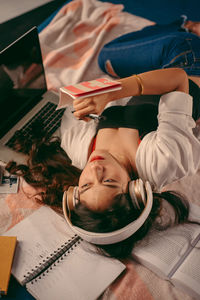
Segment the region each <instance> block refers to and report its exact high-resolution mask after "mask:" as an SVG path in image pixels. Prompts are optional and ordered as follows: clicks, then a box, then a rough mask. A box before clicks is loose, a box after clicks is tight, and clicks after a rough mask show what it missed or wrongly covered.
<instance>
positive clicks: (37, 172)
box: [6, 136, 81, 210]
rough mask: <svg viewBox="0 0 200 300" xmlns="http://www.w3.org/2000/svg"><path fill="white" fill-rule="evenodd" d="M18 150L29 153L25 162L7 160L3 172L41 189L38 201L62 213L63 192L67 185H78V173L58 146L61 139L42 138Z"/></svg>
mask: <svg viewBox="0 0 200 300" xmlns="http://www.w3.org/2000/svg"><path fill="white" fill-rule="evenodd" d="M20 143H21V142H20ZM18 146H20V147H21V145H19V144H18ZM20 149H22V150H23V151H21V152H25V153H29V155H28V159H27V163H26V164H17V163H16V162H14V161H10V162H9V163H8V164H7V166H6V169H7V170H8V171H9V172H10V173H11V174H16V175H19V176H21V177H22V178H24V180H25V181H26V182H27V183H28V184H30V185H31V186H32V187H34V188H36V189H37V188H41V189H42V192H39V193H38V195H39V196H40V197H38V198H41V200H40V201H41V202H43V203H45V204H47V205H50V206H52V207H54V208H57V209H58V210H61V207H62V195H63V192H64V191H65V190H66V189H67V188H68V187H69V186H70V185H77V184H78V180H79V176H80V173H81V171H80V170H79V169H77V168H76V167H74V166H73V165H72V164H71V160H70V159H69V157H68V156H67V154H66V152H65V151H64V150H63V149H62V148H61V146H60V139H59V138H58V137H52V138H47V137H45V136H44V137H43V138H41V137H40V140H35V141H33V143H32V144H29V143H26V145H25V144H24V145H23V147H21V148H20Z"/></svg>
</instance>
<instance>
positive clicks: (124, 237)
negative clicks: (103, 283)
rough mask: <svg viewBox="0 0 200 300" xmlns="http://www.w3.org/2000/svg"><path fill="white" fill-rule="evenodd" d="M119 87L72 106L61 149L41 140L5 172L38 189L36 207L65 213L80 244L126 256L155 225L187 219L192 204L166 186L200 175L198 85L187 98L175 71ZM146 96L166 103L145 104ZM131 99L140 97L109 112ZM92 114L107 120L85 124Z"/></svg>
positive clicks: (133, 79)
mask: <svg viewBox="0 0 200 300" xmlns="http://www.w3.org/2000/svg"><path fill="white" fill-rule="evenodd" d="M118 81H120V82H121V85H122V89H121V90H118V91H114V92H112V93H105V94H101V95H97V96H93V97H88V98H85V99H82V100H80V99H79V100H78V99H77V100H75V101H74V110H75V113H74V116H75V117H76V119H75V118H74V116H73V115H72V114H71V112H69V111H68V110H66V112H65V115H64V117H63V123H62V127H61V146H60V143H59V141H58V140H57V139H51V140H48V139H46V138H45V137H44V138H43V139H40V140H38V141H36V142H35V143H34V144H33V145H32V147H31V151H30V154H29V157H28V161H27V165H16V164H15V163H14V162H10V163H9V164H8V166H7V169H8V170H9V171H10V172H11V173H14V174H19V175H21V176H22V177H23V178H24V179H25V180H26V181H27V183H29V184H31V185H32V186H33V187H35V188H36V189H38V194H37V199H38V201H42V202H43V203H46V204H48V205H51V206H53V207H57V208H62V207H63V212H64V215H65V218H66V220H67V222H68V224H69V226H70V227H71V228H72V230H74V231H75V232H76V233H77V234H78V235H79V236H81V237H82V238H83V239H85V240H87V241H88V242H91V243H93V244H95V245H98V247H99V248H101V249H102V250H103V251H104V253H105V254H108V255H111V256H114V257H127V256H128V255H129V254H130V253H131V250H132V248H133V247H134V244H135V243H136V242H137V241H138V240H141V239H142V238H143V237H144V236H145V235H146V234H147V232H148V230H149V229H150V228H151V227H152V226H157V225H158V224H159V228H161V229H163V228H166V227H168V226H171V225H173V224H177V223H181V222H187V221H188V213H189V203H188V202H187V201H186V200H185V199H184V198H183V197H182V196H181V195H178V194H176V193H175V192H173V191H167V192H163V188H164V186H165V185H166V184H169V183H172V182H173V181H176V180H178V179H180V178H182V177H184V176H187V175H191V174H194V173H195V172H197V170H198V169H199V164H200V160H199V153H200V142H199V141H198V139H197V138H196V137H195V136H194V134H193V131H192V129H193V128H194V127H195V120H196V119H197V118H198V117H199V115H200V105H199V100H200V98H199V94H198V92H199V88H198V87H197V86H195V87H196V93H195V94H193V97H192V96H191V95H190V94H189V81H188V77H187V75H186V73H185V71H184V70H182V69H178V68H170V69H162V70H154V71H149V72H145V73H141V74H139V75H133V76H130V77H126V78H123V79H118ZM190 84H191V83H190ZM141 95H142V96H141ZM145 95H147V96H148V95H161V97H157V96H155V97H153V98H151V101H147V100H146V96H145ZM129 96H134V97H136V96H141V97H140V98H138V99H136V101H134V100H133V99H132V100H131V101H132V102H133V103H132V105H129V104H130V103H128V105H126V106H112V107H109V108H106V109H105V110H104V108H105V106H106V105H107V104H108V103H110V102H113V101H114V100H117V99H120V98H124V97H129ZM152 99H153V100H152ZM154 100H155V101H154ZM90 113H95V114H99V115H101V117H102V118H101V119H100V121H99V122H98V123H95V122H94V121H90V122H85V121H84V118H86V116H87V115H88V114H90ZM80 169H82V170H80ZM164 202H167V203H168V204H169V209H170V208H171V207H173V210H174V215H173V216H172V217H171V218H167V220H168V221H167V223H166V222H163V223H162V222H161V221H162V220H166V218H165V216H164V215H162V213H163V210H162V206H163V203H164Z"/></svg>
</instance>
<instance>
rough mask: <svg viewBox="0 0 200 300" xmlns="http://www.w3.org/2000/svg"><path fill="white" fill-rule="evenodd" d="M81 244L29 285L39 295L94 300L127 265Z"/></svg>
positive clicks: (45, 297) (38, 296)
mask: <svg viewBox="0 0 200 300" xmlns="http://www.w3.org/2000/svg"><path fill="white" fill-rule="evenodd" d="M81 244H83V242H81ZM81 244H80V245H79V246H77V247H73V249H72V250H71V251H69V253H67V255H66V256H63V259H61V260H59V262H57V263H56V264H55V265H53V266H52V268H51V269H49V270H47V271H46V272H45V273H44V274H43V275H41V276H40V277H38V278H36V280H33V281H32V282H30V283H28V284H27V285H26V287H27V289H28V291H29V292H30V293H31V294H32V295H33V296H34V297H35V298H37V299H40V300H46V299H48V300H55V299H59V300H66V299H70V300H94V299H96V298H97V297H99V296H100V295H101V294H102V293H103V291H104V290H105V289H106V288H107V287H108V286H109V285H110V284H111V283H112V282H113V281H114V280H115V278H116V277H117V276H118V275H119V274H120V273H121V272H122V271H123V270H124V269H125V266H124V265H123V264H122V263H120V262H119V261H117V260H113V259H111V258H107V257H103V256H100V255H96V254H95V253H94V252H92V251H90V250H87V251H86V249H85V247H84V246H83V247H82V246H81Z"/></svg>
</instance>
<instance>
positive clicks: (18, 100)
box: [0, 27, 64, 162]
mask: <svg viewBox="0 0 200 300" xmlns="http://www.w3.org/2000/svg"><path fill="white" fill-rule="evenodd" d="M58 101H59V94H58V93H55V92H53V91H47V85H46V78H45V72H44V66H43V62H42V55H41V48H40V43H39V37H38V31H37V27H33V28H31V29H30V30H29V31H28V32H26V33H25V34H24V35H22V36H21V37H19V38H18V39H17V40H16V41H14V42H13V43H12V44H10V45H9V46H8V47H6V48H5V49H3V50H2V51H1V52H0V160H2V161H4V162H8V161H10V160H15V161H17V162H24V158H25V156H24V155H23V154H20V153H18V152H17V151H15V150H13V145H14V141H15V138H16V136H17V134H18V133H19V132H21V131H23V135H25V137H26V138H27V139H28V138H29V137H30V134H29V130H30V128H31V126H32V124H37V122H38V121H39V122H40V121H42V124H43V125H42V126H44V129H45V131H47V132H48V134H49V135H50V136H51V135H52V134H55V135H58V129H59V127H60V122H61V118H62V115H63V112H64V110H56V107H57V104H58ZM38 124H40V123H38Z"/></svg>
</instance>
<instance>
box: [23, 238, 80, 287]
mask: <svg viewBox="0 0 200 300" xmlns="http://www.w3.org/2000/svg"><path fill="white" fill-rule="evenodd" d="M81 241H82V239H81V238H80V237H79V236H78V235H77V234H75V235H74V236H73V237H72V238H71V239H69V240H68V241H66V242H65V243H64V244H63V245H61V246H60V247H59V248H57V250H55V251H54V252H53V253H51V254H50V256H47V257H46V258H44V259H43V262H42V263H39V265H37V266H35V267H34V269H32V272H27V274H26V275H24V280H23V281H22V285H25V284H26V283H28V282H29V281H31V280H33V279H35V278H36V277H38V276H39V275H41V273H43V274H44V275H45V271H47V269H48V268H49V267H50V268H51V266H52V265H53V264H57V263H59V258H60V259H63V258H62V256H63V255H65V256H66V253H70V251H72V250H73V248H72V247H73V246H74V247H76V246H77V244H79V243H80V242H81ZM44 275H43V276H44ZM32 283H33V282H32Z"/></svg>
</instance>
